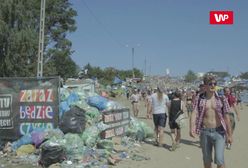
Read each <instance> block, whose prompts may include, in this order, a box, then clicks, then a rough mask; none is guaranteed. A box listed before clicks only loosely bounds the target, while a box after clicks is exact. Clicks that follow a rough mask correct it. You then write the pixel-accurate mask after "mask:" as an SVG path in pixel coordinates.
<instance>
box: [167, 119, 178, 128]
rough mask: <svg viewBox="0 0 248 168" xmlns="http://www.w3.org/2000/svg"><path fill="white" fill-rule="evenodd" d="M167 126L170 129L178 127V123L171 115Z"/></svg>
mask: <svg viewBox="0 0 248 168" xmlns="http://www.w3.org/2000/svg"><path fill="white" fill-rule="evenodd" d="M169 126H170V129H175V128H176V129H180V127H179V125H178V124H177V123H176V121H175V120H173V119H172V118H171V117H169Z"/></svg>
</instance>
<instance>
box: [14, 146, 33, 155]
mask: <svg viewBox="0 0 248 168" xmlns="http://www.w3.org/2000/svg"><path fill="white" fill-rule="evenodd" d="M34 152H35V147H34V146H33V145H31V144H29V145H22V146H21V147H20V148H18V149H17V150H16V154H17V156H22V155H27V154H32V153H34Z"/></svg>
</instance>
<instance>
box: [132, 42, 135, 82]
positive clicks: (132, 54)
mask: <svg viewBox="0 0 248 168" xmlns="http://www.w3.org/2000/svg"><path fill="white" fill-rule="evenodd" d="M132 69H133V78H135V74H134V47H133V48H132Z"/></svg>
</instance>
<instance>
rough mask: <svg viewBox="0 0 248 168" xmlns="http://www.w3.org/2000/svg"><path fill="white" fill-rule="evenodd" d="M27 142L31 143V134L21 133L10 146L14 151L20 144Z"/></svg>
mask: <svg viewBox="0 0 248 168" xmlns="http://www.w3.org/2000/svg"><path fill="white" fill-rule="evenodd" d="M27 144H32V137H31V134H26V135H23V136H22V137H21V138H20V139H18V140H17V141H14V142H13V143H12V145H11V147H12V149H13V150H14V151H15V150H16V149H17V148H19V147H20V146H22V145H27Z"/></svg>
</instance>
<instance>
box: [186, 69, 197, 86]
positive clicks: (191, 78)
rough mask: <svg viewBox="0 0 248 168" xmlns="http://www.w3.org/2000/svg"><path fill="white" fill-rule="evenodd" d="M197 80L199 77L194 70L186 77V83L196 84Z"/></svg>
mask: <svg viewBox="0 0 248 168" xmlns="http://www.w3.org/2000/svg"><path fill="white" fill-rule="evenodd" d="M196 79H197V76H196V74H195V73H194V72H193V71H192V70H189V71H188V72H187V74H186V75H185V81H186V82H189V83H190V82H194V81H195V80H196Z"/></svg>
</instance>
